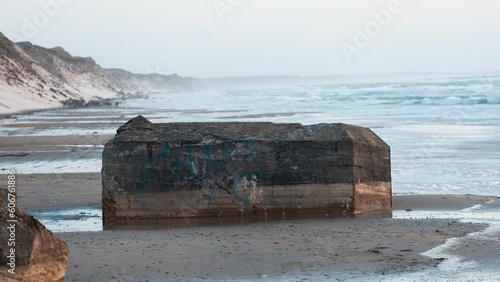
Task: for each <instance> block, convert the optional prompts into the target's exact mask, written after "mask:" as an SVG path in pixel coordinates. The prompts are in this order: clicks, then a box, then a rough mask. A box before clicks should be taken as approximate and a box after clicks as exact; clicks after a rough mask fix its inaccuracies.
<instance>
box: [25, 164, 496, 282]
mask: <svg viewBox="0 0 500 282" xmlns="http://www.w3.org/2000/svg"><path fill="white" fill-rule="evenodd" d="M18 179H19V182H18V183H19V189H18V191H19V197H20V199H19V207H20V208H22V209H24V210H25V211H27V212H44V211H53V210H64V209H69V208H76V207H99V206H100V200H101V183H100V174H98V173H82V174H45V175H44V174H35V175H20V176H19V178H18ZM393 201H394V210H393V213H394V217H393V218H333V219H332V218H324V219H321V218H315V219H310V220H303V219H301V220H281V221H269V222H257V223H250V224H248V223H245V224H232V225H223V226H209V227H206V226H205V227H189V228H176V229H160V230H153V229H151V230H147V228H145V229H146V230H144V228H143V229H142V230H105V231H95V232H58V233H56V235H57V236H58V237H59V238H61V239H62V240H64V241H65V242H66V243H67V244H68V246H69V249H70V260H69V263H68V269H67V277H66V280H65V281H223V280H226V281H247V280H258V281H276V280H278V281H334V280H338V281H349V280H357V281H360V280H361V281H363V280H371V279H375V280H384V279H393V278H394V279H395V277H396V278H397V277H412V276H408V275H410V274H412V275H417V277H418V275H423V274H419V273H429V271H431V270H434V269H438V268H439V265H440V264H443V263H444V262H445V261H446V260H448V259H449V258H448V257H446V256H443V257H428V256H423V255H421V253H424V252H426V251H429V250H431V249H433V248H435V247H437V246H439V245H441V244H443V243H445V242H446V240H448V239H450V238H460V237H465V236H467V234H470V233H474V232H481V231H482V230H484V229H486V228H487V227H488V226H487V225H486V224H480V223H470V222H463V221H460V220H458V219H457V218H453V217H451V218H448V219H446V218H441V217H438V218H436V217H434V216H432V214H433V213H438V214H439V213H453V212H458V211H460V210H462V209H465V208H468V207H472V206H475V205H478V204H487V203H489V204H490V205H491V204H493V203H496V205H498V202H499V199H497V198H493V197H485V196H472V195H411V196H398V195H395V196H394V199H393ZM406 210H408V211H406ZM410 210H411V211H410ZM419 212H427V213H429V214H430V216H429V217H428V218H422V217H421V216H419V215H418V214H419ZM397 214H406V216H409V217H408V218H404V217H401V216H397ZM412 214H415V218H411V215H412ZM472 244H473V249H474V252H476V253H474V252H471V250H470V249H468V248H472V246H469V245H463V246H462V247H463V248H462V249H457V251H458V252H460V255H461V257H462V258H463V259H462V261H468V260H474V261H476V260H477V259H478V257H477V254H480V255H481V257H482V258H481V259H482V260H485V261H487V260H488V259H489V261H490V262H492V263H493V264H494V263H495V261H496V260H498V257H497V255H498V253H499V251H500V246H499V245H498V244H496V243H495V244H486V243H485V244H483V242H482V241H478V240H474V241H472ZM488 256H490V257H488ZM458 265H459V264H458ZM490 268H491V269H496V268H497V266H496V265H490ZM449 274H450V275H452V274H453V273H452V272H450V273H449ZM477 274H478V275H479V272H477ZM451 277H453V276H451ZM424 280H425V279H424ZM410 281H411V280H410Z"/></svg>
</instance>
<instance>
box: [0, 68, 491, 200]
mask: <svg viewBox="0 0 500 282" xmlns="http://www.w3.org/2000/svg"><path fill="white" fill-rule="evenodd" d="M499 113H500V76H498V75H482V76H462V77H440V78H426V79H422V78H421V79H399V80H398V79H394V80H386V81H383V82H373V81H369V82H368V81H367V82H362V81H356V82H330V83H328V82H325V83H316V84H312V83H311V84H303V85H301V84H295V85H287V86H266V87H245V88H244V89H238V90H231V91H222V90H208V91H199V92H179V93H164V94H150V95H148V97H144V98H131V99H128V100H124V101H120V103H119V104H118V105H114V106H110V107H105V108H78V109H69V108H65V109H58V110H52V111H44V112H37V113H34V114H31V115H20V116H18V117H17V118H15V119H14V118H11V119H4V120H3V121H2V123H1V124H0V137H6V136H11V137H13V136H32V137H33V136H65V135H74V136H79V137H80V138H81V140H82V143H81V144H67V145H64V144H62V145H59V146H60V147H59V148H60V150H58V151H59V152H60V153H61V154H51V152H52V153H53V151H54V150H53V149H52V151H47V152H43V148H42V149H40V147H37V149H36V150H39V151H40V152H38V154H41V155H44V156H45V158H42V159H37V160H30V159H29V158H8V159H6V158H4V161H3V164H2V166H3V167H6V168H9V169H12V168H15V169H16V170H17V173H18V174H30V173H68V172H99V171H100V169H101V153H102V149H103V146H92V145H88V144H86V143H85V142H83V141H84V140H85V139H86V138H87V139H88V138H89V137H90V136H93V135H99V134H114V133H115V131H116V129H117V128H118V127H119V126H120V125H121V124H123V123H125V122H126V121H127V120H129V119H131V118H133V117H135V116H137V115H143V116H144V117H146V118H147V119H149V120H151V121H152V122H184V121H186V122H187V121H199V122H202V121H212V122H217V121H248V122H250V121H271V122H279V123H283V122H298V123H302V124H313V123H337V122H340V123H349V124H354V125H359V126H365V127H369V128H371V129H372V130H373V131H374V132H375V133H376V134H378V135H379V136H380V137H381V138H382V139H383V140H384V141H385V142H386V143H388V144H389V145H390V147H391V157H392V181H393V193H395V194H478V195H490V196H500V189H498V188H500V148H499V145H500V141H499V140H500V115H499ZM0 150H1V148H0ZM66 151H67V152H68V154H64V152H66ZM0 153H1V152H0ZM21 153H22V152H21ZM44 153H45V154H44ZM0 173H6V172H5V171H3V172H0Z"/></svg>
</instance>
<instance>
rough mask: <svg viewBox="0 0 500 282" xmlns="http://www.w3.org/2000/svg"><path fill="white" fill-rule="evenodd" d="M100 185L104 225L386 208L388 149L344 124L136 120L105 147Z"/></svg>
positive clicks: (361, 130) (362, 130)
mask: <svg viewBox="0 0 500 282" xmlns="http://www.w3.org/2000/svg"><path fill="white" fill-rule="evenodd" d="M102 184H103V195H102V204H103V218H104V223H105V225H106V223H107V222H109V221H114V220H119V219H146V218H170V217H203V216H231V215H237V214H241V213H247V212H248V213H256V212H257V213H258V212H272V211H280V212H281V211H285V212H286V211H291V210H295V211H296V210H301V211H303V212H311V213H313V212H324V213H328V212H330V213H335V212H338V213H342V212H360V211H367V210H376V209H390V208H391V165H390V149H389V146H388V145H387V144H386V143H384V142H383V141H382V140H381V139H380V138H379V137H378V136H377V135H375V134H374V133H373V132H372V131H371V130H369V129H367V128H362V127H357V126H352V125H347V124H316V125H308V126H303V125H301V124H275V123H268V122H265V123H264V122H263V123H260V122H259V123H241V122H222V123H165V124H153V123H151V122H149V121H148V120H147V119H145V118H144V117H142V116H138V117H136V118H134V119H132V120H130V121H129V122H127V123H126V124H125V125H123V126H121V127H120V128H119V129H118V130H117V134H116V136H115V138H114V139H112V140H110V141H109V142H108V143H107V144H106V146H105V148H104V151H103V167H102Z"/></svg>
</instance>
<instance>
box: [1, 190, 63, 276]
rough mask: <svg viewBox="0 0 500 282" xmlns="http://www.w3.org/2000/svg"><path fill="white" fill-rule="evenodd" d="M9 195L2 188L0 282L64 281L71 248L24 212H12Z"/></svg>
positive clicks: (18, 210)
mask: <svg viewBox="0 0 500 282" xmlns="http://www.w3.org/2000/svg"><path fill="white" fill-rule="evenodd" d="M8 194H9V192H8V190H6V189H0V230H1V232H0V281H24V282H31V281H33V282H34V281H37V282H38V281H63V279H64V276H65V275H66V265H67V263H68V246H67V245H66V243H65V242H63V241H61V240H60V239H58V238H57V237H56V236H54V234H52V232H50V230H48V229H46V228H45V226H43V224H41V223H40V222H39V221H38V220H36V219H35V218H33V217H32V216H30V215H28V214H25V213H24V212H23V211H22V210H20V209H17V208H15V212H14V213H12V210H10V209H9V206H8V204H9V199H11V198H12V195H13V194H11V197H10V198H9V196H8ZM11 207H12V205H11ZM11 220H16V222H12V221H11Z"/></svg>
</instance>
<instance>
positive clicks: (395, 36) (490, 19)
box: [0, 0, 500, 77]
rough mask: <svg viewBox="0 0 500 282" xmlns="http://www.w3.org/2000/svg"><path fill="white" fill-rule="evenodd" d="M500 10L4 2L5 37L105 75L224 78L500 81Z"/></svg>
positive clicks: (293, 0)
mask: <svg viewBox="0 0 500 282" xmlns="http://www.w3.org/2000/svg"><path fill="white" fill-rule="evenodd" d="M499 15H500V1H497V0H468V1H465V0H414V1H411V0H400V1H397V0H384V1H378V0H142V1H139V0H33V1H26V0H0V31H1V32H2V33H4V34H5V35H6V36H8V37H9V38H10V39H12V40H14V41H21V40H26V39H27V40H29V41H32V42H34V43H35V44H38V45H41V46H44V47H54V46H62V47H64V48H65V49H66V50H68V51H69V52H70V53H72V54H73V55H78V56H91V57H93V58H94V59H95V60H96V61H97V62H98V63H99V64H100V65H101V66H103V67H106V68H111V67H119V68H125V69H128V70H130V71H133V72H139V73H148V72H160V73H173V72H176V73H178V74H180V75H183V76H196V77H218V76H251V75H301V76H310V75H328V74H357V73H388V72H401V71H420V72H479V71H497V70H500V16H499Z"/></svg>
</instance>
